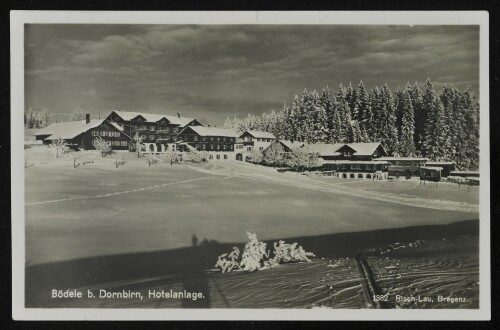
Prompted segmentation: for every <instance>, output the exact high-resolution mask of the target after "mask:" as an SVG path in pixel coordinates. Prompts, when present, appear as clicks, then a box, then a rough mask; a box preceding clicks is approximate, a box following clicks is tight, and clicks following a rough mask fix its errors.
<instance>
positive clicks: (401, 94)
mask: <svg viewBox="0 0 500 330" xmlns="http://www.w3.org/2000/svg"><path fill="white" fill-rule="evenodd" d="M11 18H12V20H11V41H12V44H11V54H12V66H11V67H12V86H11V87H12V108H11V118H12V122H11V129H12V178H13V179H12V180H13V181H12V200H13V204H12V215H13V216H12V228H13V259H12V260H13V306H12V307H13V317H14V319H25V320H26V319H28V320H69V319H74V320H81V319H86V320H89V319H96V320H97V319H113V320H133V319H151V320H156V319H165V320H179V319H182V320H187V319H194V320H198V319H205V320H208V319H247V320H248V319H251V320H274V319H278V320H349V319H351V320H415V319H425V320H479V319H489V317H490V277H489V276H490V275H489V272H490V264H489V244H490V242H489V228H490V227H489V226H490V215H489V174H490V173H489V154H488V150H489V130H488V124H489V116H488V113H489V103H488V99H489V89H488V79H489V78H488V74H489V73H488V70H489V65H488V13H487V12H472V11H471V12H452V11H449V12H300V13H298V12H64V11H59V12H22V11H14V12H12V14H11Z"/></svg>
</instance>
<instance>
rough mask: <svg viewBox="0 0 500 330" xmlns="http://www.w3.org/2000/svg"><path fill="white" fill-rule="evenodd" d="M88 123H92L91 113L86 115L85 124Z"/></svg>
mask: <svg viewBox="0 0 500 330" xmlns="http://www.w3.org/2000/svg"><path fill="white" fill-rule="evenodd" d="M88 123H90V114H89V113H87V114H85V124H88Z"/></svg>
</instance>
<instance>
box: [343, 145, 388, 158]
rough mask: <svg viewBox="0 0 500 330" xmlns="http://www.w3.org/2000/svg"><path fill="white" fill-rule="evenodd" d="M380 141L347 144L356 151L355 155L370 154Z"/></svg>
mask: <svg viewBox="0 0 500 330" xmlns="http://www.w3.org/2000/svg"><path fill="white" fill-rule="evenodd" d="M380 145H381V144H380V142H362V143H348V144H347V146H349V147H350V148H352V149H353V150H355V151H356V156H371V155H373V153H374V152H375V150H377V148H378V147H379V146H380Z"/></svg>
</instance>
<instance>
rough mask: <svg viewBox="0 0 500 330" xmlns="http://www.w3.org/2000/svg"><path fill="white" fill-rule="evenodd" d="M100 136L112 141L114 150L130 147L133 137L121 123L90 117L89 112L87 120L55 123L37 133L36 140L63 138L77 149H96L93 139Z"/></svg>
mask: <svg viewBox="0 0 500 330" xmlns="http://www.w3.org/2000/svg"><path fill="white" fill-rule="evenodd" d="M98 136H100V137H101V138H102V139H104V140H106V141H108V142H110V144H111V149H112V150H128V149H129V144H130V140H131V138H130V136H129V135H127V134H126V133H125V132H124V131H123V129H122V127H121V126H120V125H117V124H116V123H112V122H110V121H108V120H106V119H90V115H88V114H87V115H86V118H85V120H79V121H69V122H61V123H54V124H51V125H49V126H48V127H46V128H43V129H41V130H39V131H37V132H36V133H35V138H36V140H41V141H42V142H43V143H44V144H50V143H52V141H54V140H58V139H63V140H64V142H65V143H66V145H67V146H68V147H69V148H71V149H75V150H78V149H88V150H92V149H95V147H94V145H93V141H94V140H95V138H96V137H98Z"/></svg>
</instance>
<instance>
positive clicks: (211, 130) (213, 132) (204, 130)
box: [179, 126, 239, 138]
mask: <svg viewBox="0 0 500 330" xmlns="http://www.w3.org/2000/svg"><path fill="white" fill-rule="evenodd" d="M186 129H192V130H193V131H194V132H195V133H196V134H198V135H199V136H225V137H235V138H236V137H238V136H239V134H238V133H236V132H235V131H233V130H230V129H225V128H218V127H204V126H188V127H186V128H184V129H183V130H182V131H181V132H180V133H179V134H182V132H184V131H185V130H186Z"/></svg>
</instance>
